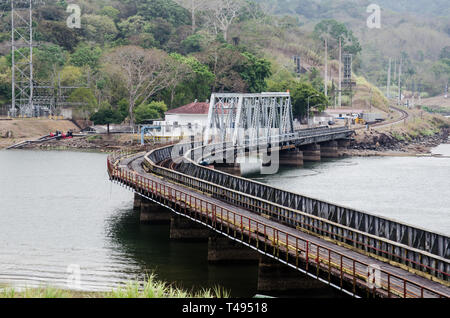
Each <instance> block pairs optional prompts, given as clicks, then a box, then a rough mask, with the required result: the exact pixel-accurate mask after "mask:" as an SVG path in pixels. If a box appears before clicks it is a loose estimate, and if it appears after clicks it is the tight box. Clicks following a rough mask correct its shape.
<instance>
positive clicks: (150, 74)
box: [106, 46, 173, 125]
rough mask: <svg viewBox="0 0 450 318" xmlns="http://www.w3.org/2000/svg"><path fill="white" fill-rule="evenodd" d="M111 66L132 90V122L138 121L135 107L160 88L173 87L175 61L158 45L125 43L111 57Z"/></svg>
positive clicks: (109, 61)
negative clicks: (158, 47)
mask: <svg viewBox="0 0 450 318" xmlns="http://www.w3.org/2000/svg"><path fill="white" fill-rule="evenodd" d="M106 61H107V63H108V66H107V67H108V68H110V69H111V70H113V73H115V74H116V75H117V76H119V77H121V78H122V79H123V80H124V82H125V86H126V89H127V92H128V102H129V115H130V124H131V125H134V107H135V105H136V104H137V103H138V102H140V103H145V102H146V101H147V100H148V99H149V98H150V97H151V96H153V95H155V94H156V93H157V92H159V91H161V90H163V89H165V88H167V87H169V85H170V84H171V83H172V79H171V74H172V70H173V61H172V60H171V59H170V58H169V56H168V55H167V54H166V53H165V52H163V51H160V50H157V49H143V48H140V47H137V46H123V47H119V48H117V49H115V50H114V51H113V52H111V53H110V54H109V55H108V56H107V57H106Z"/></svg>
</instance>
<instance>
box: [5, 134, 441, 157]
mask: <svg viewBox="0 0 450 318" xmlns="http://www.w3.org/2000/svg"><path fill="white" fill-rule="evenodd" d="M449 133H450V130H449V129H445V128H444V129H441V130H440V131H439V133H436V134H434V135H431V136H423V137H419V138H417V139H415V140H410V141H405V140H397V139H396V138H395V137H393V136H392V135H390V134H389V133H385V132H379V131H375V130H369V131H363V132H356V133H355V137H354V138H353V140H351V143H350V146H349V147H348V148H347V149H343V150H341V151H340V155H339V156H340V157H433V158H450V156H445V155H441V154H433V153H431V149H433V148H435V147H437V146H439V145H441V144H450V139H449ZM19 142H20V141H19ZM16 143H17V140H11V141H10V142H8V143H5V142H1V143H0V146H2V147H3V148H1V149H0V150H6V148H7V147H9V146H11V145H13V144H16ZM139 145H140V142H139V140H134V139H133V140H132V139H131V138H130V136H129V135H123V136H117V135H109V136H108V135H90V136H86V137H76V138H74V139H66V140H54V141H50V142H44V143H41V144H30V145H26V146H25V147H23V148H21V149H23V150H43V151H76V152H79V151H81V152H95V153H106V154H110V153H113V152H114V151H117V150H121V149H124V148H128V147H130V146H135V147H136V146H139Z"/></svg>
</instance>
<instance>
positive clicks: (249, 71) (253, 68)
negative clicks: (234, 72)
mask: <svg viewBox="0 0 450 318" xmlns="http://www.w3.org/2000/svg"><path fill="white" fill-rule="evenodd" d="M242 55H243V56H244V57H245V58H246V59H247V60H246V61H245V62H244V64H243V65H242V67H241V69H240V71H239V74H240V75H241V77H242V79H243V80H244V81H245V82H246V83H247V86H248V91H249V92H250V93H260V92H264V91H265V90H266V87H267V84H266V78H268V77H269V76H270V75H272V71H271V69H270V62H269V61H268V60H266V59H260V58H257V57H256V56H254V55H253V54H251V53H248V52H245V53H242Z"/></svg>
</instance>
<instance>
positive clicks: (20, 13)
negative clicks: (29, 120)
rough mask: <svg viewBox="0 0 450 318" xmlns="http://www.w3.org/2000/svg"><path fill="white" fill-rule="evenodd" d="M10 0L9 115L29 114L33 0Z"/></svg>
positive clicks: (31, 82) (30, 112) (31, 113)
mask: <svg viewBox="0 0 450 318" xmlns="http://www.w3.org/2000/svg"><path fill="white" fill-rule="evenodd" d="M10 1H11V56H12V92H11V93H12V103H11V110H10V115H11V116H13V117H16V116H25V117H32V116H34V115H35V114H34V113H35V109H34V106H33V0H28V2H25V1H23V0H22V1H18V0H10Z"/></svg>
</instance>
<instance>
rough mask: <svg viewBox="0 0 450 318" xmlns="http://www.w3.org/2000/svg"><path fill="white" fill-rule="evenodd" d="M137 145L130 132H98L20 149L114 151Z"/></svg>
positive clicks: (136, 139) (134, 137) (135, 137)
mask: <svg viewBox="0 0 450 318" xmlns="http://www.w3.org/2000/svg"><path fill="white" fill-rule="evenodd" d="M136 145H139V141H138V137H137V135H131V134H110V135H108V134H98V135H88V136H82V137H74V138H72V139H61V140H51V141H46V142H42V143H36V144H29V145H26V146H24V147H23V148H22V149H34V150H71V151H74V150H75V151H76V150H78V151H96V152H107V153H110V152H114V151H116V150H120V149H123V148H129V147H132V146H136Z"/></svg>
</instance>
